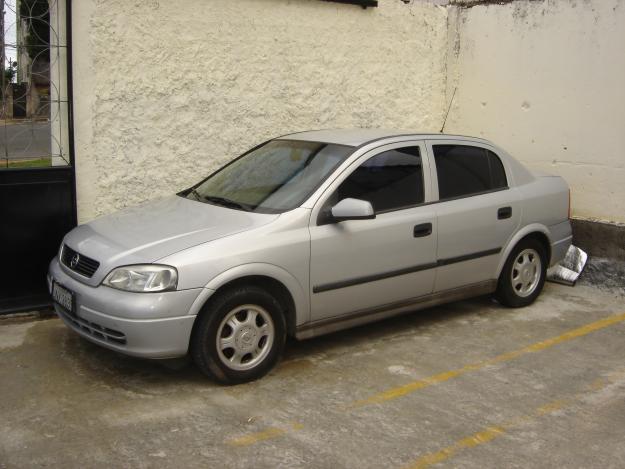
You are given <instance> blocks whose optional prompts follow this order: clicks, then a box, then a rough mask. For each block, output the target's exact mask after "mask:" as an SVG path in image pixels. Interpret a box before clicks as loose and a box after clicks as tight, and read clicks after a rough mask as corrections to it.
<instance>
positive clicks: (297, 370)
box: [0, 284, 625, 469]
mask: <svg viewBox="0 0 625 469" xmlns="http://www.w3.org/2000/svg"><path fill="white" fill-rule="evenodd" d="M624 299H625V297H624V296H623V292H622V290H611V289H605V288H604V289H598V288H596V287H593V286H591V285H578V286H576V287H574V288H570V287H565V286H560V285H554V284H548V285H547V286H546V290H545V292H544V293H543V295H542V296H541V297H540V299H539V300H538V301H537V302H536V303H535V304H534V305H533V306H531V307H529V308H525V309H517V310H513V309H504V308H501V307H499V306H498V305H497V304H495V303H493V302H492V301H490V300H489V299H487V298H481V299H476V300H471V301H465V302H460V303H454V304H451V305H448V306H445V307H439V308H434V309H430V310H427V311H422V312H417V313H415V314H412V315H408V316H404V317H401V318H398V319H394V320H389V321H385V322H382V323H378V324H375V325H371V326H367V327H362V328H359V329H356V330H352V331H349V332H344V333H338V334H334V335H331V336H327V337H323V338H319V339H315V340H311V341H307V342H301V343H291V344H289V346H288V350H287V356H286V357H285V359H284V360H283V361H282V363H281V364H280V365H279V366H278V368H277V369H276V370H274V371H273V372H272V373H271V374H270V375H269V376H267V377H266V378H264V379H262V380H260V381H258V382H255V383H251V384H246V385H241V386H236V387H223V386H218V385H216V384H213V383H211V382H210V381H207V380H205V379H204V378H203V377H202V376H201V375H200V374H199V373H198V372H197V371H196V370H195V369H194V368H193V367H192V366H190V365H186V364H184V363H182V364H181V363H169V364H168V366H164V365H163V364H159V363H155V362H149V361H142V360H136V359H131V358H126V357H123V356H121V355H117V354H115V353H112V352H109V351H106V350H103V349H100V348H99V347H96V346H94V345H91V344H90V343H88V342H86V341H84V340H82V339H80V338H79V337H77V336H76V335H75V334H73V333H72V332H71V331H69V330H67V329H66V328H65V327H64V326H63V325H62V324H61V323H60V322H59V321H58V320H56V319H50V320H43V321H38V322H24V323H19V322H15V321H11V322H10V323H7V321H0V396H1V397H2V399H1V401H0V467H2V468H9V467H10V468H12V467H40V466H54V467H64V468H67V467H107V468H108V467H116V468H122V467H139V468H141V467H177V468H179V467H194V466H195V467H211V468H221V467H235V468H237V467H240V468H244V467H245V468H248V467H254V468H263V467H267V468H275V467H285V468H287V467H288V468H297V467H317V468H359V469H361V468H395V467H396V468H404V467H427V466H429V465H436V464H438V465H440V466H441V467H481V468H482V467H492V468H502V467H523V468H527V467H541V468H543V467H579V468H587V467H624V466H625V445H624V444H623V442H624V441H625V425H624V422H625V398H624V396H625V304H624V303H625V302H624V301H623V300H624Z"/></svg>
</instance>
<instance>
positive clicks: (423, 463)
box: [404, 370, 625, 469]
mask: <svg viewBox="0 0 625 469" xmlns="http://www.w3.org/2000/svg"><path fill="white" fill-rule="evenodd" d="M624 376H625V371H623V370H621V371H619V372H617V374H616V376H613V377H612V378H611V379H610V380H607V381H606V380H597V381H595V382H594V383H592V384H591V385H590V386H589V387H588V389H587V390H586V391H582V392H579V393H577V394H574V395H573V396H571V397H568V398H564V399H558V400H555V401H552V402H549V403H547V404H545V405H542V406H540V407H537V408H535V409H534V410H533V411H532V412H531V413H528V414H526V415H522V416H520V417H517V418H515V419H513V420H509V421H507V422H505V423H502V424H500V425H494V426H489V427H487V428H485V429H483V430H480V431H478V432H476V433H474V434H472V435H469V436H467V437H465V438H462V439H460V440H458V441H456V442H455V443H453V444H451V445H449V446H447V447H446V448H443V449H441V450H440V451H436V452H435V453H429V454H426V455H424V456H422V457H420V458H419V459H417V460H416V461H414V462H412V463H411V464H409V465H407V466H405V467H404V469H424V468H426V467H429V466H431V465H433V464H439V463H442V462H445V461H447V460H449V459H451V458H453V457H454V456H455V455H456V454H458V453H459V452H461V451H464V450H468V449H472V448H475V447H477V446H481V445H485V444H487V443H489V442H491V441H493V440H495V439H497V438H499V437H501V436H504V435H505V434H506V433H509V432H510V431H512V430H514V429H516V428H518V427H520V426H522V425H524V424H527V423H531V422H534V421H536V420H538V419H539V418H541V417H543V416H549V415H553V414H555V413H556V412H558V411H561V410H567V408H569V407H571V406H572V405H574V404H577V403H579V402H580V401H581V400H583V399H584V398H585V397H589V396H592V395H593V394H595V393H597V392H600V391H602V390H603V389H605V388H606V387H607V386H608V385H610V384H613V383H615V382H618V380H620V379H622V378H623V377H624Z"/></svg>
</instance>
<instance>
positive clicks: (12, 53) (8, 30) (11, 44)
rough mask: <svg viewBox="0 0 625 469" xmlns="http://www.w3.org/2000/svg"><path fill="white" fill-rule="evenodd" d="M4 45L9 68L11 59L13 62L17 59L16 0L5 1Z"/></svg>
mask: <svg viewBox="0 0 625 469" xmlns="http://www.w3.org/2000/svg"><path fill="white" fill-rule="evenodd" d="M4 44H5V47H4V51H5V57H6V60H7V63H6V65H7V66H8V63H9V58H10V59H11V60H13V61H15V60H16V59H17V53H16V50H15V0H4ZM0 61H1V60H0Z"/></svg>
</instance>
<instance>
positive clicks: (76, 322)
mask: <svg viewBox="0 0 625 469" xmlns="http://www.w3.org/2000/svg"><path fill="white" fill-rule="evenodd" d="M56 313H57V314H58V315H59V316H61V319H63V320H64V321H65V322H66V323H67V324H68V325H69V326H70V327H72V328H73V329H75V330H77V331H80V332H84V333H86V334H88V335H90V336H91V337H95V338H96V339H100V340H102V341H104V342H111V343H114V344H118V345H126V335H125V334H124V333H123V332H119V331H116V330H114V329H109V328H108V327H103V326H100V325H99V324H96V323H95V322H90V321H87V320H85V319H82V318H79V317H78V316H72V315H70V314H68V313H67V312H66V311H65V310H63V309H62V308H59V307H57V308H56Z"/></svg>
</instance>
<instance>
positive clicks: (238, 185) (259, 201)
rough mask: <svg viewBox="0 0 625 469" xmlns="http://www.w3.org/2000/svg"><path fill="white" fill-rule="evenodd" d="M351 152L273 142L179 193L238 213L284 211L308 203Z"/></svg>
mask: <svg viewBox="0 0 625 469" xmlns="http://www.w3.org/2000/svg"><path fill="white" fill-rule="evenodd" d="M353 151H354V148H353V147H350V146H345V145H335V144H330V143H319V142H304V141H297V140H271V141H269V142H267V143H265V144H263V145H261V146H260V147H258V148H255V149H254V150H252V151H250V152H248V153H246V154H244V155H243V156H241V157H239V158H238V159H236V160H234V161H232V162H231V163H230V164H228V165H226V166H224V167H223V168H221V169H220V170H218V171H217V172H215V173H213V174H212V175H211V176H209V177H208V178H207V179H205V180H204V181H202V182H201V183H200V184H198V185H197V186H194V187H193V188H191V189H189V190H187V191H185V192H183V193H182V194H181V195H182V196H184V197H187V198H189V199H192V200H198V201H200V202H205V203H211V204H216V205H222V206H224V207H229V208H235V209H239V210H247V211H252V212H260V213H281V212H285V211H287V210H291V209H293V208H295V207H297V206H299V205H300V204H301V203H302V202H304V200H306V198H308V197H309V196H310V195H311V194H312V193H313V192H314V191H315V189H317V188H318V187H319V186H320V185H321V183H322V182H323V181H324V180H325V179H326V177H328V175H329V174H330V173H331V172H332V171H334V169H336V168H337V167H338V165H339V164H341V163H342V162H343V161H345V159H346V158H347V157H348V156H349V155H350V154H351V153H352V152H353Z"/></svg>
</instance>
